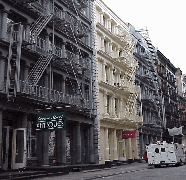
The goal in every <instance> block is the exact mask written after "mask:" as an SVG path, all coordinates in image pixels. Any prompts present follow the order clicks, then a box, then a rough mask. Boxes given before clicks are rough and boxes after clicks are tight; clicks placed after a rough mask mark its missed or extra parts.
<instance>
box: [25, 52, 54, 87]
mask: <svg viewBox="0 0 186 180" xmlns="http://www.w3.org/2000/svg"><path fill="white" fill-rule="evenodd" d="M52 58H53V54H50V55H48V56H40V58H39V60H38V61H37V62H36V64H35V65H34V67H33V68H32V70H31V72H30V74H29V76H28V78H27V80H26V81H27V82H29V83H30V84H33V85H36V84H37V83H38V82H39V80H40V78H41V76H42V75H43V72H44V71H45V69H46V68H47V66H48V65H49V63H50V62H51V60H52Z"/></svg>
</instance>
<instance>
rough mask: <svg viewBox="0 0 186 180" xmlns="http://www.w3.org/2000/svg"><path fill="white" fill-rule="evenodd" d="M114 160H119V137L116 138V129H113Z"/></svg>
mask: <svg viewBox="0 0 186 180" xmlns="http://www.w3.org/2000/svg"><path fill="white" fill-rule="evenodd" d="M113 145H114V147H113V160H118V156H117V138H116V129H114V130H113Z"/></svg>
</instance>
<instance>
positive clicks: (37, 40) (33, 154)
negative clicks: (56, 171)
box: [0, 0, 98, 169]
mask: <svg viewBox="0 0 186 180" xmlns="http://www.w3.org/2000/svg"><path fill="white" fill-rule="evenodd" d="M92 10H93V1H91V0H83V1H82V0H75V1H72V0H64V1H58V0H52V1H50V0H35V1H33V0H32V1H31V0H25V1H16V3H15V1H13V0H9V1H5V0H2V1H0V29H1V31H0V38H1V39H0V154H1V155H2V156H0V167H1V168H3V169H17V168H20V167H25V166H35V165H51V164H52V163H53V162H55V164H59V165H60V164H87V163H98V151H97V147H98V142H97V132H96V131H97V127H96V126H95V125H96V124H97V122H96V118H95V117H96V110H97V109H96V108H97V107H96V84H95V82H96V71H95V69H96V64H95V54H94V32H93V27H94V25H93V21H92V20H93V18H94V14H93V11H92ZM60 112H64V113H65V114H66V129H65V130H56V131H36V128H37V127H36V120H37V116H38V115H40V114H51V113H54V114H55V113H60Z"/></svg>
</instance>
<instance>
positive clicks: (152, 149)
mask: <svg viewBox="0 0 186 180" xmlns="http://www.w3.org/2000/svg"><path fill="white" fill-rule="evenodd" d="M146 150H147V158H148V164H149V165H154V166H155V167H158V166H161V165H170V164H175V165H178V164H180V165H182V164H183V163H185V154H184V146H183V145H182V144H178V143H170V144H168V143H166V141H163V142H160V141H158V142H157V144H150V145H147V146H146Z"/></svg>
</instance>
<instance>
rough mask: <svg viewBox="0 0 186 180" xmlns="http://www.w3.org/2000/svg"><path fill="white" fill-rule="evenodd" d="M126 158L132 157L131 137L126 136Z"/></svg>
mask: <svg viewBox="0 0 186 180" xmlns="http://www.w3.org/2000/svg"><path fill="white" fill-rule="evenodd" d="M128 159H132V145H131V138H128Z"/></svg>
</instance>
